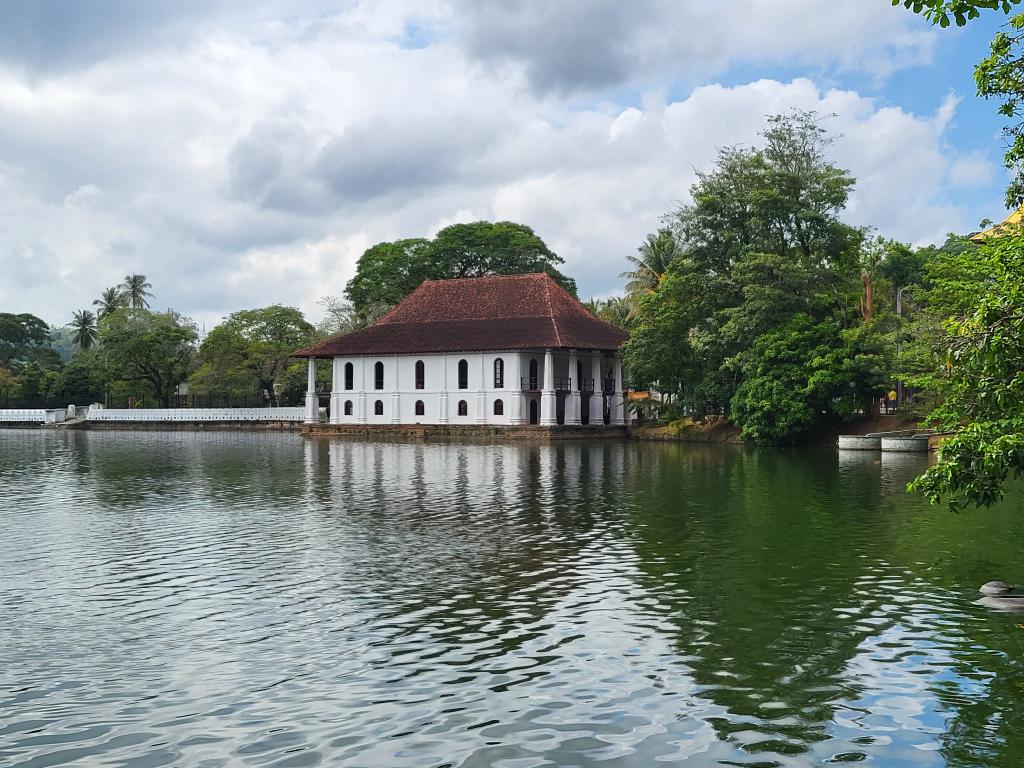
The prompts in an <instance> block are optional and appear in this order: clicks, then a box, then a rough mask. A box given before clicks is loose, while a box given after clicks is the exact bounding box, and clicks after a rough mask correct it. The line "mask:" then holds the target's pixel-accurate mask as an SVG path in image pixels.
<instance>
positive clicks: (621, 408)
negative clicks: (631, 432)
mask: <svg viewBox="0 0 1024 768" xmlns="http://www.w3.org/2000/svg"><path fill="white" fill-rule="evenodd" d="M611 422H612V424H615V425H616V426H621V425H623V424H625V423H626V396H625V394H623V392H622V358H621V357H619V353H618V352H616V353H615V392H614V393H612V402H611Z"/></svg>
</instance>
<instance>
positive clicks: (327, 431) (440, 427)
mask: <svg viewBox="0 0 1024 768" xmlns="http://www.w3.org/2000/svg"><path fill="white" fill-rule="evenodd" d="M302 434H304V435H308V436H310V437H331V436H348V437H384V436H386V437H399V438H408V439H418V440H427V439H430V438H438V437H440V438H445V437H457V438H502V439H510V440H588V439H596V438H620V439H625V438H626V436H627V435H626V428H625V427H614V426H603V427H589V426H578V427H576V426H556V427H540V426H536V425H518V426H500V425H495V424H457V425H453V424H305V425H304V426H303V427H302Z"/></svg>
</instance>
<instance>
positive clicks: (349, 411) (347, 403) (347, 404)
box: [345, 400, 352, 416]
mask: <svg viewBox="0 0 1024 768" xmlns="http://www.w3.org/2000/svg"><path fill="white" fill-rule="evenodd" d="M345 415H346V416H351V415H352V401H351V400H346V401H345Z"/></svg>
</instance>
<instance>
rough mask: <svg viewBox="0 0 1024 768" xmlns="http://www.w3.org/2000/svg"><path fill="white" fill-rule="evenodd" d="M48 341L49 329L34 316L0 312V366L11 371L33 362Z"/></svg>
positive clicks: (46, 345)
mask: <svg viewBox="0 0 1024 768" xmlns="http://www.w3.org/2000/svg"><path fill="white" fill-rule="evenodd" d="M49 341H50V328H49V326H47V325H46V323H45V322H43V321H42V320H41V319H39V318H38V317H36V316H35V315H31V314H28V313H27V312H26V313H21V314H11V313H9V312H0V364H3V365H4V366H5V367H7V368H10V369H12V370H17V369H18V368H19V367H20V366H21V365H23V364H25V363H27V362H29V361H32V360H35V359H37V358H38V357H39V356H40V353H42V351H43V350H44V349H46V348H47V347H48V345H49Z"/></svg>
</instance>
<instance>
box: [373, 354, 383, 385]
mask: <svg viewBox="0 0 1024 768" xmlns="http://www.w3.org/2000/svg"><path fill="white" fill-rule="evenodd" d="M373 388H374V389H384V363H382V362H381V361H380V360H378V361H377V362H376V363H374V364H373Z"/></svg>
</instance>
